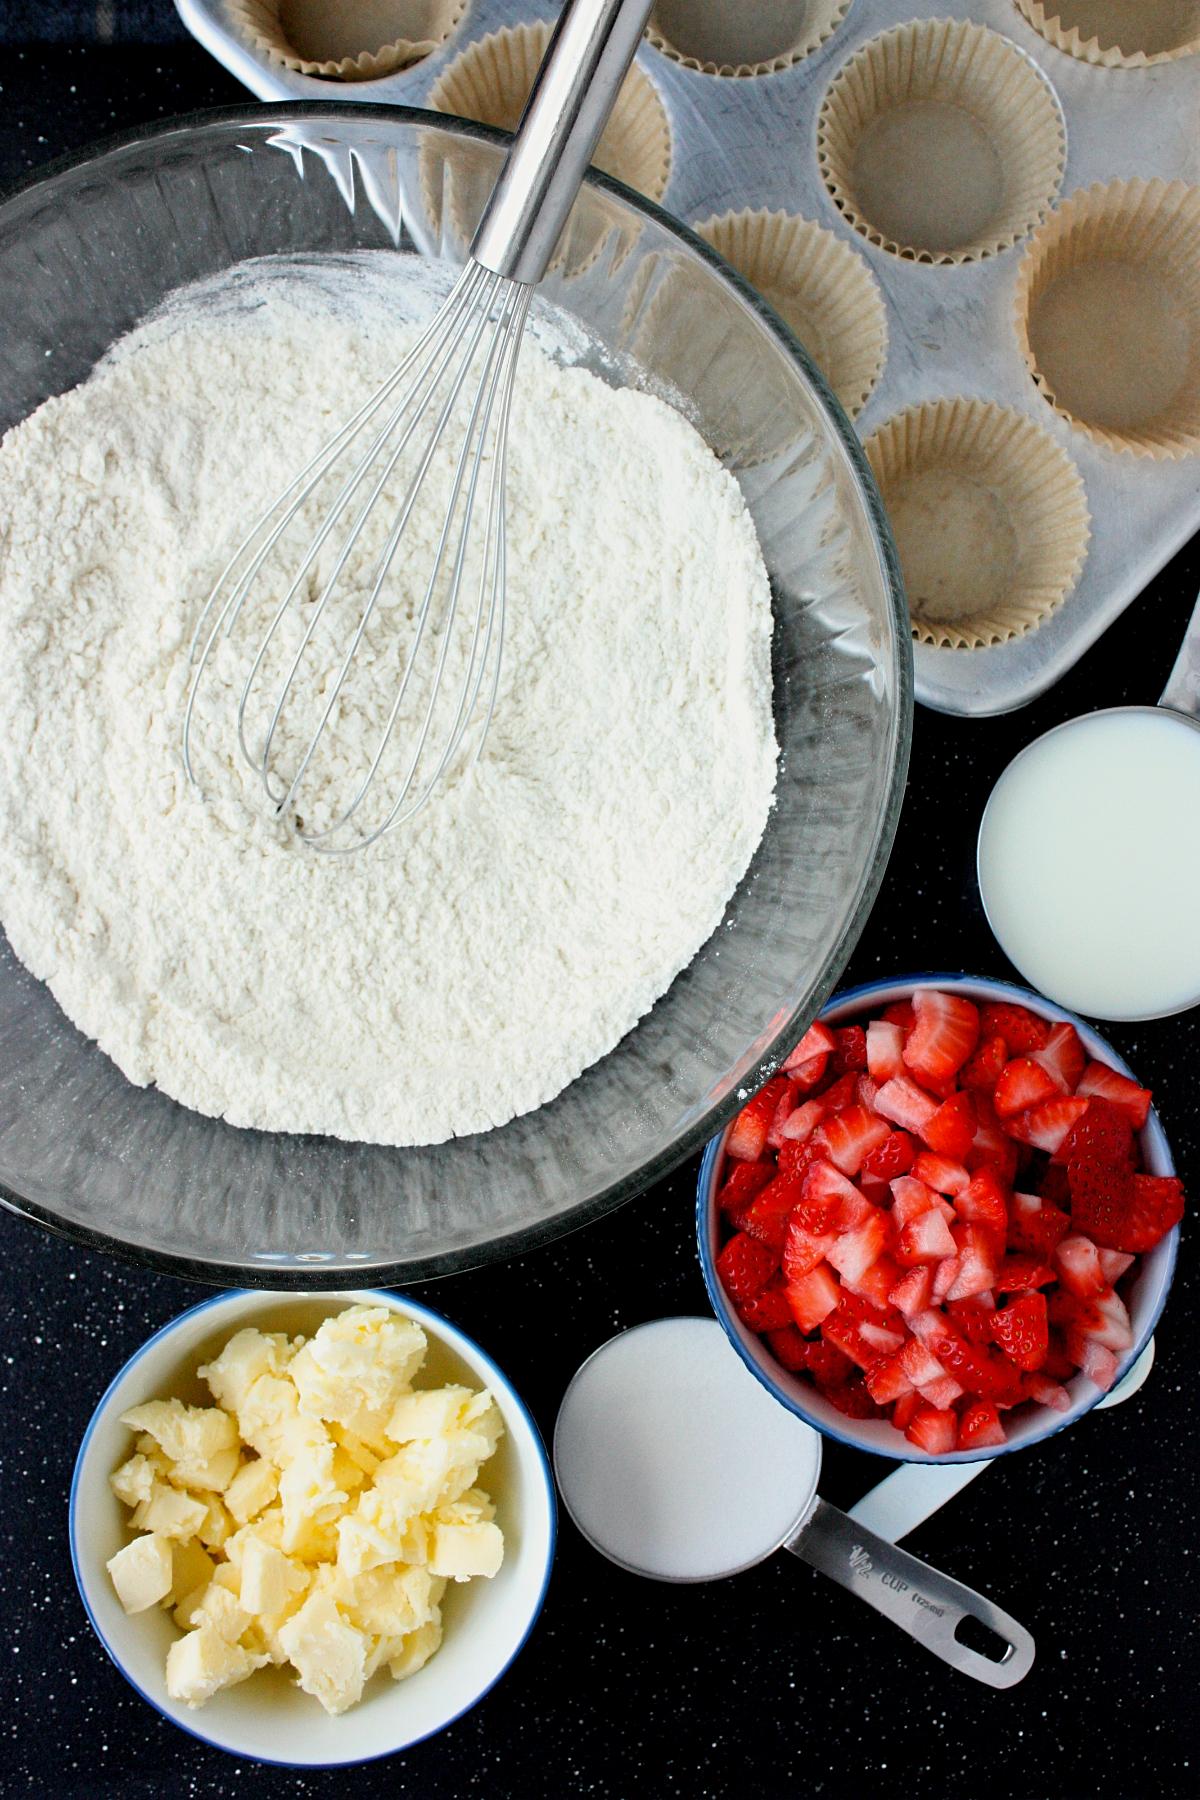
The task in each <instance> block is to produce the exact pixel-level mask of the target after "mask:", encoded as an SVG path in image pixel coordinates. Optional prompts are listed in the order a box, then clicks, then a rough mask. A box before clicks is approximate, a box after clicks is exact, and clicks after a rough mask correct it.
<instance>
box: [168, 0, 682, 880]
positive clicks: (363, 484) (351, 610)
mask: <svg viewBox="0 0 1200 1800" xmlns="http://www.w3.org/2000/svg"><path fill="white" fill-rule="evenodd" d="M652 5H653V0H566V5H565V6H564V8H563V11H562V14H561V16H560V18H559V21H558V24H557V26H556V28H555V31H554V34H553V36H552V38H551V40H550V44H549V46H548V48H547V51H546V55H545V58H544V60H543V62H542V66H541V68H540V69H539V71H538V74H537V78H536V80H535V82H534V85H533V90H532V92H531V94H530V96H529V101H528V104H527V106H526V108H525V112H524V115H523V116H522V119H521V123H520V126H519V127H518V130H517V134H516V136H515V137H514V139H513V143H512V146H511V148H510V150H509V153H508V156H507V158H506V160H505V163H504V166H503V168H502V170H501V173H500V177H499V179H498V181H497V183H496V186H495V189H494V190H493V193H492V196H491V199H490V200H489V202H488V204H487V207H486V209H485V211H484V214H483V217H482V219H481V221H480V224H479V228H478V230H477V231H476V233H475V237H474V240H473V242H472V245H471V252H470V257H469V259H468V261H467V263H466V266H465V267H464V269H463V271H462V273H461V275H460V276H459V278H458V280H457V281H456V283H455V285H454V287H453V289H452V290H451V292H450V294H449V295H448V297H447V299H446V301H445V302H444V304H443V306H442V307H441V309H440V311H439V312H438V314H437V316H436V318H435V319H434V320H433V323H432V324H431V325H430V326H429V327H428V329H427V330H426V331H425V332H424V333H423V335H422V336H421V338H420V340H419V341H418V342H417V344H416V345H415V346H414V347H413V349H412V350H410V351H409V353H408V355H407V356H406V357H405V358H404V360H403V361H402V362H401V363H400V365H399V366H398V367H397V368H396V369H395V370H393V372H392V374H391V375H389V376H388V378H387V380H386V381H385V382H384V383H383V385H382V386H381V387H380V388H379V389H377V391H376V392H375V393H374V394H373V395H372V397H371V398H370V399H369V400H368V401H367V402H366V404H365V405H364V406H362V407H361V408H360V409H359V411H358V412H357V413H356V414H355V415H354V417H353V418H352V419H350V420H349V421H348V422H347V423H346V424H345V425H344V426H343V427H342V428H341V430H340V431H339V432H338V433H337V434H336V436H335V437H333V438H332V439H331V440H330V441H329V442H328V443H327V444H326V445H325V446H324V448H323V449H321V450H320V451H318V453H317V455H316V456H315V457H313V458H312V460H311V461H310V462H309V463H308V465H307V466H306V467H305V468H304V469H303V470H301V472H300V473H299V474H298V475H297V476H296V478H295V480H294V481H292V482H291V483H290V485H289V486H288V487H287V488H286V489H285V490H284V492H283V493H282V494H280V496H279V497H278V499H277V500H276V501H275V502H274V504H273V505H272V506H271V507H270V508H269V509H268V510H267V512H266V513H264V514H263V516H262V517H261V518H260V519H259V521H258V523H257V524H256V525H255V526H254V528H253V529H252V530H251V531H250V532H249V533H248V535H247V536H246V537H245V539H244V540H243V541H242V543H241V544H240V545H239V547H238V549H237V551H236V552H235V554H234V555H233V556H232V557H231V558H230V560H229V562H228V564H227V565H226V567H225V569H224V570H223V571H222V573H221V576H220V578H219V579H218V581H217V583H216V586H215V587H214V588H213V591H212V593H211V594H210V595H209V597H208V600H207V602H206V604H205V606H204V608H203V611H202V612H201V615H200V619H199V622H198V624H197V626H196V630H195V634H194V636H193V639H192V649H191V657H192V661H193V663H194V664H195V667H194V673H193V677H192V682H191V687H190V691H189V693H188V699H187V708H186V713H185V717H184V727H183V754H184V763H185V766H186V769H187V774H188V778H189V780H193V781H194V780H195V776H194V774H193V770H192V755H191V734H192V727H193V718H194V713H195V709H196V703H197V697H198V695H199V693H200V688H201V683H202V681H203V679H204V676H205V672H206V670H207V671H210V673H211V672H212V670H213V668H214V664H215V663H218V662H219V661H220V658H221V654H222V641H223V640H224V641H225V642H228V641H229V640H230V639H231V637H232V633H233V630H234V627H235V625H237V623H238V621H239V619H240V618H242V616H243V614H245V613H247V608H248V603H249V612H250V613H251V614H252V613H253V611H254V607H255V603H256V600H257V602H258V604H262V603H263V600H264V596H265V600H266V604H267V606H268V608H269V609H270V616H269V622H268V623H267V624H266V629H265V631H264V632H263V635H262V637H261V641H260V642H259V645H258V649H257V653H256V654H255V656H254V658H253V660H252V662H251V664H250V672H249V674H248V676H247V677H246V680H245V685H244V687H243V688H242V691H241V698H240V701H239V702H238V706H237V736H238V744H239V748H240V750H241V754H242V756H243V757H244V758H245V759H246V761H247V763H248V764H249V765H250V767H251V768H252V769H254V770H255V771H256V772H257V774H258V776H259V778H260V780H261V782H262V785H263V788H264V789H265V791H266V793H267V795H268V798H269V800H270V802H271V805H272V807H273V808H274V810H275V813H276V815H277V816H279V817H285V818H290V819H291V820H292V822H293V824H294V827H295V829H296V832H297V834H298V836H299V837H300V838H301V839H302V840H303V841H304V842H305V843H306V844H308V845H310V846H311V847H312V848H313V849H316V850H320V851H323V852H325V853H326V854H332V855H344V854H346V853H348V852H349V851H352V850H356V849H362V848H364V847H365V846H366V845H367V844H371V843H374V842H375V840H376V839H377V838H379V837H381V836H382V835H383V833H384V832H385V831H390V830H392V829H393V828H395V827H396V826H398V825H401V824H403V823H404V822H405V820H407V819H411V818H412V817H413V815H414V814H415V813H416V812H417V811H418V810H419V809H420V808H421V807H422V806H424V805H425V803H426V802H427V801H428V800H429V798H430V796H431V795H432V793H433V792H434V789H435V788H436V787H437V785H438V783H439V782H440V781H441V779H442V777H443V776H444V775H445V774H446V772H447V770H448V769H449V768H450V767H451V766H452V765H453V764H454V762H455V758H456V757H457V756H458V753H459V750H460V747H461V746H462V744H463V741H464V739H465V738H466V736H467V733H468V731H469V730H470V729H472V728H476V730H477V735H476V738H475V748H474V757H475V759H476V760H477V759H478V757H479V754H480V752H481V750H482V748H483V742H484V739H485V737H486V736H487V731H488V727H489V725H490V724H491V720H492V715H493V712H494V710H495V706H496V697H497V692H498V689H499V682H500V667H501V657H502V653H503V646H504V586H505V567H504V563H505V543H504V491H505V474H506V460H507V453H506V446H507V437H508V423H509V413H510V408H511V403H512V393H513V382H514V378H515V375H516V367H517V359H518V356H519V353H520V347H521V340H522V335H523V332H524V327H525V320H526V316H527V314H528V311H529V305H530V300H531V298H532V293H533V289H534V287H535V286H536V284H537V283H538V282H539V281H540V280H541V278H542V276H543V275H544V274H545V271H546V268H547V265H548V264H549V261H550V258H551V255H552V254H553V251H554V247H555V245H556V243H557V242H558V239H559V235H560V233H561V231H562V228H563V226H564V225H565V223H566V220H567V215H568V214H569V212H570V210H571V207H572V205H573V203H574V200H575V197H576V195H577V193H578V192H579V188H580V184H581V183H582V180H583V175H584V171H585V169H586V168H587V166H588V164H589V162H590V161H591V158H592V153H593V151H594V150H595V147H596V144H597V142H598V141H599V138H600V135H601V133H602V131H603V130H604V126H605V124H606V123H607V121H608V116H609V114H610V112H611V111H612V107H613V104H614V102H615V100H616V97H617V94H618V92H619V90H620V86H621V83H622V81H623V80H624V77H625V73H626V71H627V69H628V67H629V64H630V62H631V61H632V59H633V54H634V51H635V50H636V48H637V45H638V40H639V39H640V37H641V35H642V31H643V29H644V27H645V24H646V20H647V18H648V17H649V14H650V11H651V7H652ZM422 427H424V428H425V433H424V436H422V435H421V433H422ZM364 441H365V446H366V447H365V449H364V448H362V446H363V443H364ZM406 455H407V456H408V457H409V459H410V460H411V463H412V465H413V466H412V467H411V471H410V469H409V465H408V463H406V462H405V460H404V459H405V458H406ZM355 457H356V458H357V460H353V459H354V458H355ZM438 485H440V486H442V487H443V488H444V489H445V490H446V494H447V498H446V502H445V510H444V515H443V516H442V522H441V527H440V534H439V531H438V529H437V526H436V524H435V527H434V531H433V534H432V539H433V546H434V547H433V549H432V553H431V556H430V558H429V561H428V563H427V564H426V567H425V568H424V569H422V571H421V573H420V575H419V577H418V579H417V581H416V583H415V585H414V586H413V587H412V589H411V599H410V601H409V603H408V610H409V618H408V620H407V621H406V622H407V623H408V625H409V627H410V629H409V632H408V638H407V642H406V643H405V642H402V641H401V639H402V634H401V632H400V630H399V628H398V627H396V626H395V625H393V623H392V621H391V619H390V617H389V616H387V615H388V610H389V597H388V596H389V593H390V597H391V598H390V604H391V608H392V610H393V611H394V610H395V594H394V591H393V590H394V587H395V581H394V579H393V583H392V590H389V585H388V584H389V577H393V576H394V572H395V571H397V570H399V571H400V572H401V573H402V574H407V573H411V571H410V570H409V566H408V562H407V561H406V559H405V555H404V539H405V534H406V532H408V531H411V530H413V529H414V526H413V516H414V513H415V512H416V510H417V508H418V504H419V502H420V500H421V497H422V494H423V492H425V491H426V490H427V488H430V487H433V486H438ZM325 488H330V489H332V491H333V495H334V497H333V499H332V501H331V502H330V503H329V504H328V505H327V506H325V508H324V510H323V511H321V510H320V504H321V499H322V497H323V490H324V489H325ZM393 489H395V490H397V492H393ZM485 495H486V504H485ZM427 498H428V495H427ZM388 505H391V506H392V507H393V509H394V510H393V512H392V514H391V518H390V523H387V524H386V529H383V530H382V531H381V527H380V523H379V515H380V513H381V511H382V510H383V509H384V508H385V507H387V506H388ZM481 518H482V533H480V520H481ZM295 536H298V537H299V540H300V541H301V542H302V543H306V548H304V549H303V550H302V552H301V553H300V554H299V555H298V556H297V557H296V559H295V560H294V561H292V560H290V558H291V542H290V540H291V538H292V537H295ZM380 538H382V541H381V542H380V541H379V539H380ZM397 559H399V561H398V560H397ZM361 562H365V564H367V565H369V566H370V573H369V575H368V576H367V577H366V579H365V580H363V581H358V582H356V580H355V577H356V575H357V569H358V564H359V563H361ZM281 564H282V565H283V568H284V570H285V571H286V572H285V573H283V575H282V578H280V576H279V574H278V569H279V566H280V565H281ZM280 587H282V588H283V597H282V598H281V599H279V600H278V601H277V602H276V601H275V599H274V594H275V593H276V592H278V591H279V588H280ZM401 600H402V601H403V597H401ZM197 652H199V657H198V660H197ZM218 674H219V671H218ZM384 681H386V682H388V683H389V684H390V685H389V687H388V689H387V690H386V692H392V689H394V694H393V697H392V701H391V705H390V708H388V710H387V711H386V714H385V717H384V723H383V725H382V727H381V728H379V729H378V732H377V736H376V741H374V743H373V744H372V742H371V741H370V739H371V737H372V735H373V733H374V724H373V722H374V721H375V720H377V718H378V716H379V709H378V708H374V709H371V708H368V706H367V705H366V704H365V700H364V696H365V699H366V700H369V699H370V697H371V695H372V694H374V695H375V696H376V697H377V696H378V695H379V693H380V686H379V684H380V683H381V682H384ZM264 693H265V696H266V697H265V699H263V698H262V695H263V694H264ZM385 706H386V695H385ZM368 712H369V714H370V716H369V717H368ZM252 713H253V714H254V716H255V717H260V718H261V719H262V720H263V721H265V724H264V725H263V726H262V727H261V728H260V729H259V730H258V731H257V732H256V731H255V730H254V729H253V728H252V725H251V715H252ZM480 714H482V719H481V720H480ZM339 731H340V732H341V734H342V737H343V738H344V739H346V740H348V742H349V754H345V753H344V752H342V753H340V761H339V747H338V743H337V736H338V733H339ZM289 757H290V759H291V760H290V762H289V766H288V768H287V770H286V772H281V771H280V769H279V768H278V767H277V762H278V761H279V760H287V759H288V758H289ZM330 763H332V764H333V770H332V773H329V772H327V768H326V765H328V764H330ZM341 763H346V764H348V765H350V764H356V765H357V766H356V770H355V773H354V774H353V776H352V777H351V779H350V780H349V782H348V785H347V792H346V794H344V795H342V797H340V798H338V799H337V800H336V801H333V800H332V799H331V798H330V793H331V790H332V789H333V788H335V787H337V786H338V785H339V783H338V771H339V768H340V766H341ZM381 768H382V769H383V771H384V778H383V783H382V785H383V787H384V795H383V799H382V800H380V798H379V794H378V793H377V792H375V793H374V794H373V790H375V788H376V778H377V777H378V776H379V775H380V771H381ZM306 784H307V785H306ZM371 794H373V801H372V803H371V804H370V805H368V804H367V802H368V795H371ZM372 806H373V810H372Z"/></svg>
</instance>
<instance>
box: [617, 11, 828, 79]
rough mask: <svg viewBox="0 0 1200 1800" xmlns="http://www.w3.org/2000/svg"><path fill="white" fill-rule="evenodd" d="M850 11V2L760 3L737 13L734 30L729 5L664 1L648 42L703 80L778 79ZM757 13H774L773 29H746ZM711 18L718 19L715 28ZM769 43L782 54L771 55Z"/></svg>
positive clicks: (649, 27) (653, 18)
mask: <svg viewBox="0 0 1200 1800" xmlns="http://www.w3.org/2000/svg"><path fill="white" fill-rule="evenodd" d="M849 9H850V0H773V3H771V0H757V8H756V9H751V8H746V7H742V8H740V9H737V8H735V9H732V10H733V18H734V20H735V24H734V27H733V29H732V30H731V29H730V26H729V23H728V20H729V17H730V12H731V9H730V7H729V4H728V0H659V3H658V5H657V6H656V7H655V9H654V11H653V12H652V13H651V15H650V23H649V24H648V25H647V27H646V37H647V39H648V41H649V42H650V43H651V44H653V46H654V48H655V49H656V50H661V51H662V54H663V55H664V56H669V57H670V59H671V61H672V62H677V63H680V64H682V66H683V67H684V68H685V69H698V70H699V71H700V73H701V74H702V75H774V74H777V73H778V72H779V70H780V69H790V68H791V67H792V66H793V64H795V63H798V62H802V61H803V59H804V58H805V57H806V56H811V54H812V52H813V51H814V50H816V49H818V48H819V47H820V46H821V45H822V44H823V43H825V41H826V39H828V38H830V37H832V36H833V34H834V32H835V31H836V30H837V28H838V26H839V25H840V24H841V22H842V20H843V19H844V18H845V16H846V14H847V12H848V11H849ZM752 11H756V12H757V13H758V14H761V13H763V12H769V13H770V14H771V18H770V21H769V24H767V25H766V26H765V28H764V25H763V23H762V22H760V21H759V20H758V19H757V18H756V20H755V24H756V27H757V29H756V30H752V29H751V28H750V27H749V26H748V25H747V23H746V20H747V15H748V14H749V13H751V12H752ZM709 14H715V15H716V17H715V18H714V19H713V20H712V23H711V24H710V22H709V19H708V17H707V16H706V15H709ZM672 33H673V34H674V36H672ZM764 38H765V39H766V40H767V41H768V42H769V43H773V44H778V46H779V48H778V49H772V50H770V51H768V49H767V45H766V43H764ZM735 45H736V48H735ZM743 52H744V53H745V54H739V53H743ZM735 56H737V58H738V60H736V61H735V60H734V57H735Z"/></svg>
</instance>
